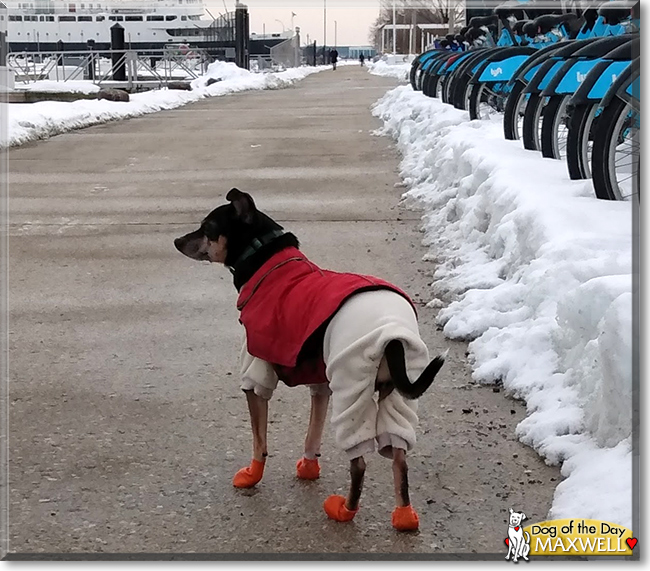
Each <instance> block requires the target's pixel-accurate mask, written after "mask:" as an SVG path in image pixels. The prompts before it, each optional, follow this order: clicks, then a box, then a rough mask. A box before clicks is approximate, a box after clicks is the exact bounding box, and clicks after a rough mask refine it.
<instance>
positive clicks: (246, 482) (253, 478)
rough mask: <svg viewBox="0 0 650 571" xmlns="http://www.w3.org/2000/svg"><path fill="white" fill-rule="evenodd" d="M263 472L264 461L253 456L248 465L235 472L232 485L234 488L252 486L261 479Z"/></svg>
mask: <svg viewBox="0 0 650 571" xmlns="http://www.w3.org/2000/svg"><path fill="white" fill-rule="evenodd" d="M263 474H264V462H260V461H259V460H255V458H253V460H252V461H251V465H250V466H247V467H246V468H242V469H241V470H239V472H237V473H236V474H235V477H234V478H233V479H232V485H233V486H235V488H252V487H253V486H254V485H255V484H257V483H258V482H259V481H260V480H261V479H262V475H263Z"/></svg>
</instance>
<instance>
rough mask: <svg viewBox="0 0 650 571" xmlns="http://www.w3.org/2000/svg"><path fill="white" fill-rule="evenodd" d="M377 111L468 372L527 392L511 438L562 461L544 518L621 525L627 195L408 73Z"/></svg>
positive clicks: (627, 453)
mask: <svg viewBox="0 0 650 571" xmlns="http://www.w3.org/2000/svg"><path fill="white" fill-rule="evenodd" d="M373 112H374V113H375V115H377V116H379V117H380V118H381V119H383V121H384V127H383V128H382V129H381V130H380V132H381V133H382V134H385V135H390V136H392V137H394V138H395V139H396V140H397V142H398V146H399V149H400V151H401V153H402V155H403V161H402V164H401V175H402V177H403V179H404V181H405V182H406V184H407V187H408V188H409V190H408V191H407V192H406V193H405V195H404V196H405V199H406V201H407V203H410V204H412V205H417V206H419V207H420V208H423V209H424V212H425V214H424V216H423V221H424V229H425V244H426V245H428V246H430V252H431V253H430V256H431V258H433V257H435V260H436V262H437V264H438V269H437V271H436V274H435V281H434V283H433V284H432V293H433V295H434V296H435V297H434V299H433V300H432V301H431V303H430V305H431V306H432V307H443V306H444V307H443V309H441V310H440V312H439V314H438V321H439V323H440V324H441V325H442V326H443V327H444V332H445V334H446V335H448V336H449V337H451V338H456V339H470V340H472V341H471V343H470V345H469V348H470V360H471V364H472V366H473V370H474V372H473V376H474V378H475V380H476V381H478V382H482V383H495V382H503V386H504V387H505V389H506V392H507V393H509V394H511V395H513V396H514V397H516V398H520V399H523V400H524V401H525V402H526V405H527V412H528V414H527V417H526V418H525V419H524V420H523V421H522V422H521V423H520V424H519V425H518V427H517V436H518V437H519V439H520V440H521V441H522V442H524V443H525V444H528V445H530V446H532V447H533V448H534V449H535V450H536V451H537V452H538V453H539V454H540V455H541V456H542V457H544V458H545V459H546V461H547V462H548V463H553V464H556V463H562V475H563V476H564V477H565V479H564V480H563V481H562V482H561V483H560V484H559V485H558V487H557V489H556V492H555V495H554V499H553V505H552V507H551V510H550V513H549V517H550V518H569V517H571V518H577V517H584V518H594V519H601V520H606V521H611V522H615V523H618V524H619V525H625V526H626V527H628V528H631V527H632V505H631V504H632V447H631V431H632V426H631V425H632V419H631V416H632V277H631V272H632V255H631V254H632V227H631V222H632V216H631V204H630V203H629V202H613V201H602V200H598V199H596V198H595V195H594V193H593V190H592V186H591V181H571V180H569V177H568V174H567V171H566V165H565V163H564V162H563V161H555V160H552V159H544V158H542V157H541V155H540V154H539V153H535V152H530V151H526V150H524V149H523V146H522V145H521V143H520V142H518V141H507V140H505V139H504V138H503V128H502V123H501V118H498V117H497V118H495V119H493V120H492V121H483V122H481V121H470V120H469V116H468V113H467V112H466V111H459V110H457V109H454V108H453V107H452V106H450V105H446V104H444V103H442V102H441V101H439V100H436V99H431V98H428V97H425V96H424V95H423V94H422V93H421V92H414V91H413V90H412V89H411V87H410V86H401V87H398V88H396V89H394V90H392V91H390V92H389V93H387V94H386V95H385V96H384V97H383V98H382V99H381V100H380V101H379V102H378V103H377V104H376V105H375V108H374V111H373ZM442 299H444V300H445V303H443V301H442ZM520 507H521V508H522V509H524V510H525V506H520Z"/></svg>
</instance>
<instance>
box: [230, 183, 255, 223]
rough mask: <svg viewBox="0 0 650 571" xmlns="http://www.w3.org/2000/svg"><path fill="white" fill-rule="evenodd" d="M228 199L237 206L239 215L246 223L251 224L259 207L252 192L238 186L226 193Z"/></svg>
mask: <svg viewBox="0 0 650 571" xmlns="http://www.w3.org/2000/svg"><path fill="white" fill-rule="evenodd" d="M226 200H228V201H230V202H232V205H233V206H234V207H235V212H236V213H237V217H238V218H239V219H240V220H241V221H242V222H244V223H245V224H251V223H252V222H253V220H254V218H255V213H256V212H257V208H255V202H254V201H253V197H252V196H251V195H250V194H247V193H245V192H242V191H241V190H239V189H238V188H233V189H231V190H230V192H229V193H228V194H227V195H226Z"/></svg>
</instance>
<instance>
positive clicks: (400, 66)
mask: <svg viewBox="0 0 650 571" xmlns="http://www.w3.org/2000/svg"><path fill="white" fill-rule="evenodd" d="M414 57H415V56H383V57H382V59H380V60H378V61H376V62H372V61H371V62H368V71H369V72H370V73H372V74H373V75H381V76H383V77H395V78H397V79H400V80H402V81H406V80H408V77H409V73H410V71H411V63H410V62H411V61H412V60H413V58H414Z"/></svg>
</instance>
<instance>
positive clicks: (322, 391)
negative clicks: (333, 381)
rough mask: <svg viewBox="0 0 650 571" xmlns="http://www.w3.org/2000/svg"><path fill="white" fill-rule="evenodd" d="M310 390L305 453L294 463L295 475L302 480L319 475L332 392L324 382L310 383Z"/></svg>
mask: <svg viewBox="0 0 650 571" xmlns="http://www.w3.org/2000/svg"><path fill="white" fill-rule="evenodd" d="M310 391H311V413H310V415H309V427H308V429H307V436H306V437H305V455H304V457H303V458H301V459H300V460H298V463H297V464H296V475H297V476H298V478H300V479H302V480H316V479H317V478H318V477H319V476H320V465H319V463H318V458H319V457H320V447H321V442H322V440H323V430H324V428H325V420H326V419H327V406H328V405H329V401H330V394H331V392H332V391H330V389H329V387H328V386H327V385H326V384H322V385H312V386H311V387H310Z"/></svg>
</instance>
